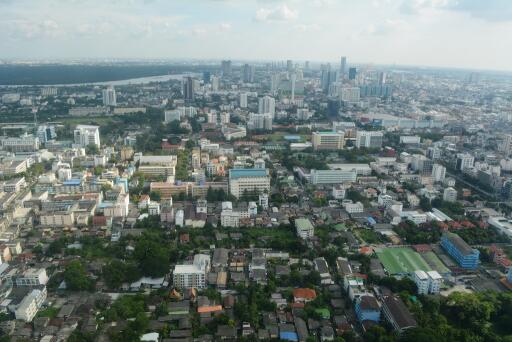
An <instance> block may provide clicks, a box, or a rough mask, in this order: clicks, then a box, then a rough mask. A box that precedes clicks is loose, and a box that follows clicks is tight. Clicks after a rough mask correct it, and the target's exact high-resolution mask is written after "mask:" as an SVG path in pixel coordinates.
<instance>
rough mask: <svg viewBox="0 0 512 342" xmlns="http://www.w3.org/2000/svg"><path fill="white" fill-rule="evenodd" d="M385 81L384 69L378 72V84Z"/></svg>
mask: <svg viewBox="0 0 512 342" xmlns="http://www.w3.org/2000/svg"><path fill="white" fill-rule="evenodd" d="M385 83H386V73H385V72H384V71H381V72H379V85H383V84H385Z"/></svg>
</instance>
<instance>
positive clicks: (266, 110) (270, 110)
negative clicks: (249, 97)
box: [258, 96, 276, 118]
mask: <svg viewBox="0 0 512 342" xmlns="http://www.w3.org/2000/svg"><path fill="white" fill-rule="evenodd" d="M275 112H276V100H274V98H273V97H270V96H263V97H261V98H260V99H259V101H258V113H260V114H270V115H271V116H272V118H274V114H275Z"/></svg>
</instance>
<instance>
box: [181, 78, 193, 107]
mask: <svg viewBox="0 0 512 342" xmlns="http://www.w3.org/2000/svg"><path fill="white" fill-rule="evenodd" d="M183 99H184V100H185V102H193V101H194V78H193V77H190V76H186V77H183Z"/></svg>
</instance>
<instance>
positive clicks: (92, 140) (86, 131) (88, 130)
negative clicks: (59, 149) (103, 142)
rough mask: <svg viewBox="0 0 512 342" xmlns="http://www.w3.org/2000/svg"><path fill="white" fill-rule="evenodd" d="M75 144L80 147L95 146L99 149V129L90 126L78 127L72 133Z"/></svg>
mask: <svg viewBox="0 0 512 342" xmlns="http://www.w3.org/2000/svg"><path fill="white" fill-rule="evenodd" d="M74 138H75V144H78V145H80V146H81V147H87V146H88V145H96V146H97V147H100V127H99V126H91V125H78V126H76V128H75V131H74Z"/></svg>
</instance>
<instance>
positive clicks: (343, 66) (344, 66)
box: [339, 56, 347, 80]
mask: <svg viewBox="0 0 512 342" xmlns="http://www.w3.org/2000/svg"><path fill="white" fill-rule="evenodd" d="M346 72H347V57H345V56H342V57H341V59H340V75H339V80H342V79H343V78H344V77H345V73H346Z"/></svg>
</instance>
